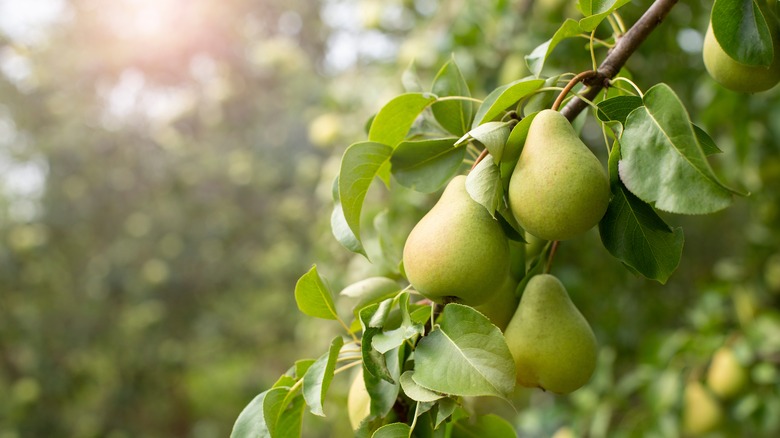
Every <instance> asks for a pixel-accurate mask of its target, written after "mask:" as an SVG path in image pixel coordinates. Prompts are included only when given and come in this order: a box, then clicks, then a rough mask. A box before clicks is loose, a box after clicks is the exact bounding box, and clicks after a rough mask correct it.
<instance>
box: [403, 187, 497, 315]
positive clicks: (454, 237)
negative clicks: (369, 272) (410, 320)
mask: <svg viewBox="0 0 780 438" xmlns="http://www.w3.org/2000/svg"><path fill="white" fill-rule="evenodd" d="M403 261H404V270H405V271H406V277H407V278H408V279H409V282H410V283H411V284H412V286H414V288H415V289H416V290H417V291H418V292H420V293H421V294H422V295H423V296H425V297H426V298H428V299H430V300H431V301H434V302H437V303H441V302H445V301H455V302H460V303H462V304H466V305H469V306H476V305H479V304H482V303H484V302H486V301H488V300H489V299H490V298H491V297H492V296H493V295H494V294H495V293H496V291H498V290H499V289H500V288H501V286H502V285H503V283H504V280H505V279H506V278H507V277H508V276H509V244H508V242H507V237H506V235H505V234H504V230H503V229H502V228H501V224H499V222H498V221H497V220H496V219H494V218H493V217H492V216H491V215H490V213H488V211H487V209H485V207H483V206H482V205H480V204H479V203H477V202H476V201H474V200H473V199H471V196H469V194H468V192H466V176H465V175H459V176H456V177H455V178H453V179H452V181H450V183H449V184H448V185H447V188H446V189H445V190H444V193H442V195H441V198H440V199H439V201H438V202H437V203H436V205H434V206H433V208H432V209H431V211H429V212H428V214H426V215H425V216H423V218H422V219H420V222H418V223H417V225H415V227H414V229H412V232H411V233H410V234H409V237H408V238H407V239H406V244H405V245H404V254H403Z"/></svg>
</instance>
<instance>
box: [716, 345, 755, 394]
mask: <svg viewBox="0 0 780 438" xmlns="http://www.w3.org/2000/svg"><path fill="white" fill-rule="evenodd" d="M748 380H749V377H748V373H747V370H746V369H745V367H744V366H742V364H741V363H739V360H737V356H736V355H735V354H734V350H732V349H731V348H729V347H725V346H724V347H721V348H719V349H718V350H717V351H716V352H715V354H714V355H713V356H712V362H711V363H710V368H709V370H707V386H709V388H710V389H711V390H712V392H713V393H714V394H715V395H717V396H718V397H720V398H722V399H724V400H725V399H730V398H733V397H734V396H736V395H738V394H739V393H740V392H742V390H743V389H744V388H745V386H746V385H747V383H748Z"/></svg>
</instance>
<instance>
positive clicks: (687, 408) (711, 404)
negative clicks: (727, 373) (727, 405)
mask: <svg viewBox="0 0 780 438" xmlns="http://www.w3.org/2000/svg"><path fill="white" fill-rule="evenodd" d="M722 420H723V408H722V407H721V406H720V403H718V400H717V399H716V398H715V397H714V396H713V395H712V394H711V393H710V392H708V391H707V388H705V387H704V385H702V384H701V383H699V382H698V381H696V380H691V381H689V382H688V383H687V384H686V385H685V392H684V394H683V421H682V430H683V434H684V435H686V436H699V435H704V434H706V433H708V432H712V431H713V430H715V429H716V428H717V427H718V426H719V425H720V423H721V421H722Z"/></svg>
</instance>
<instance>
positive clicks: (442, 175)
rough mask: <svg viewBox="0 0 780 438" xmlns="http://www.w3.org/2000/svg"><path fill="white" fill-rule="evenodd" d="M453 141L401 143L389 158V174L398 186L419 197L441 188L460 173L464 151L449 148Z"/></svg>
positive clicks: (462, 148) (431, 140)
mask: <svg viewBox="0 0 780 438" xmlns="http://www.w3.org/2000/svg"><path fill="white" fill-rule="evenodd" d="M455 140H456V139H455V138H452V137H450V138H436V139H430V140H416V141H404V142H402V143H400V144H399V145H398V147H396V148H395V150H394V151H393V155H392V156H391V157H390V163H391V165H392V173H393V176H394V177H395V180H396V181H398V184H401V185H402V186H404V187H407V188H410V189H412V190H416V191H418V192H422V193H432V192H435V191H437V190H439V189H440V188H442V187H443V186H444V184H446V183H447V181H449V180H450V179H451V178H452V177H453V176H455V174H456V173H458V170H459V169H460V166H461V165H462V164H463V159H464V158H465V157H466V148H464V147H459V148H454V147H452V145H453V143H455Z"/></svg>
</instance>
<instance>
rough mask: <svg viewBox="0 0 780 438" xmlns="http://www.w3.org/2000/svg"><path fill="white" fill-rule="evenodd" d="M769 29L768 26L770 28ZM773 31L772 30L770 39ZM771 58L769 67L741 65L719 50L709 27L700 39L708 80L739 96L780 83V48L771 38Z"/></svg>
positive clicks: (774, 32) (719, 47)
mask: <svg viewBox="0 0 780 438" xmlns="http://www.w3.org/2000/svg"><path fill="white" fill-rule="evenodd" d="M770 26H771V25H770ZM775 34H776V31H775V30H772V35H775ZM774 46H775V58H774V60H772V65H770V66H769V67H763V66H759V65H745V64H742V63H739V62H737V61H736V60H734V59H733V58H731V57H730V56H729V55H728V54H727V53H726V52H725V51H724V50H723V48H722V47H721V46H720V44H719V43H718V40H717V39H715V34H714V33H713V31H712V23H710V25H709V27H708V28H707V34H706V35H705V36H704V48H703V49H702V55H703V57H704V67H706V68H707V72H709V74H710V76H712V78H713V79H715V81H716V82H718V83H719V84H721V85H723V86H724V87H726V88H728V89H730V90H733V91H738V92H741V93H756V92H759V91H765V90H768V89H770V88H772V87H774V86H775V85H776V84H777V83H778V82H779V81H780V53H778V52H780V44H778V43H777V40H776V37H775V44H774Z"/></svg>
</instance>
